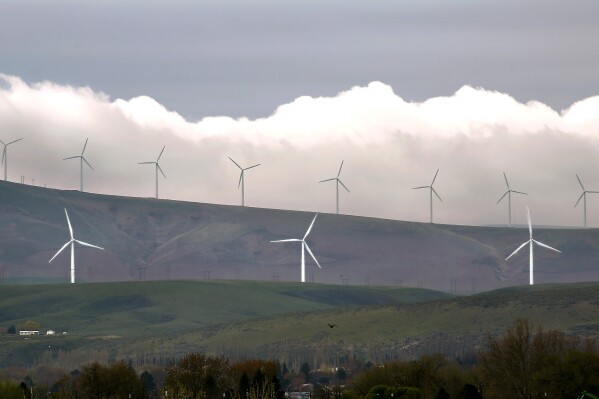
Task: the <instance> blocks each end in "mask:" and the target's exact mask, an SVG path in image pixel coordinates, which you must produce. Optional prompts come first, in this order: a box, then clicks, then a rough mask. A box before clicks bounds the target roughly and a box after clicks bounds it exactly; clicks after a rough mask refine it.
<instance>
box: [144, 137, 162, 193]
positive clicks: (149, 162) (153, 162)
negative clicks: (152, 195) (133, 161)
mask: <svg viewBox="0 0 599 399" xmlns="http://www.w3.org/2000/svg"><path fill="white" fill-rule="evenodd" d="M165 148H166V146H164V147H162V151H160V154H159V155H158V158H156V161H148V162H138V165H147V164H153V165H156V198H158V171H159V170H160V173H162V176H164V178H165V179H166V175H165V174H164V172H163V171H162V168H161V167H160V165H159V164H158V161H160V157H161V156H162V153H163V152H164V149H165Z"/></svg>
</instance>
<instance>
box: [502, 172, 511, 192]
mask: <svg viewBox="0 0 599 399" xmlns="http://www.w3.org/2000/svg"><path fill="white" fill-rule="evenodd" d="M503 178H504V179H505V185H506V186H507V189H508V190H509V189H510V183H508V182H507V176H506V175H505V172H503Z"/></svg>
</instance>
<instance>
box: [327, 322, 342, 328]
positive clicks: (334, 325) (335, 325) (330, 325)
mask: <svg viewBox="0 0 599 399" xmlns="http://www.w3.org/2000/svg"><path fill="white" fill-rule="evenodd" d="M327 325H328V326H329V327H330V328H333V327H339V326H338V325H337V324H331V323H329V324H327Z"/></svg>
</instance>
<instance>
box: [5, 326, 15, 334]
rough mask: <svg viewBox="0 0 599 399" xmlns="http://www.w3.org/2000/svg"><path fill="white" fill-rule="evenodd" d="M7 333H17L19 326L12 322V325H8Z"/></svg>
mask: <svg viewBox="0 0 599 399" xmlns="http://www.w3.org/2000/svg"><path fill="white" fill-rule="evenodd" d="M6 333H7V334H16V333H17V328H16V327H15V325H14V324H12V325H11V326H10V327H8V328H7V329H6Z"/></svg>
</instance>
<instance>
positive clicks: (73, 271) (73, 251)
mask: <svg viewBox="0 0 599 399" xmlns="http://www.w3.org/2000/svg"><path fill="white" fill-rule="evenodd" d="M64 214H65V215H66V216H67V223H68V224H69V233H70V234H71V240H70V241H68V242H67V243H66V244H64V245H63V246H62V248H60V249H59V250H58V252H56V254H55V255H54V256H53V257H52V259H50V260H49V261H48V263H50V262H52V261H53V260H54V258H56V257H57V256H58V254H59V253H61V252H62V251H63V249H65V248H66V247H67V246H68V245H71V284H74V283H75V243H77V244H81V245H83V246H85V247H91V248H97V249H101V250H104V248H102V247H97V246H95V245H92V244H88V243H86V242H83V241H79V240H76V239H75V237H73V228H72V227H71V221H70V220H69V214H68V213H67V209H66V208H65V209H64Z"/></svg>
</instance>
